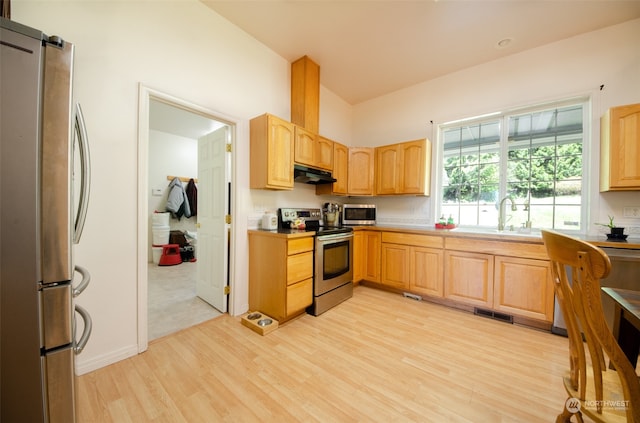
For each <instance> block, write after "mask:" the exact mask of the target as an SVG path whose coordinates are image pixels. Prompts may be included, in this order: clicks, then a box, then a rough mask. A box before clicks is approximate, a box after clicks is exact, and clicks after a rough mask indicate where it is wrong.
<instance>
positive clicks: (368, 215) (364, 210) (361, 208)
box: [342, 204, 376, 225]
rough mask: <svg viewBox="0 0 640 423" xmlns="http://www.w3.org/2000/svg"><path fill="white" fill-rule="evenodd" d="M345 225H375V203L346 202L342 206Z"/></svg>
mask: <svg viewBox="0 0 640 423" xmlns="http://www.w3.org/2000/svg"><path fill="white" fill-rule="evenodd" d="M342 224H343V225H375V224H376V205H375V204H344V205H343V206H342Z"/></svg>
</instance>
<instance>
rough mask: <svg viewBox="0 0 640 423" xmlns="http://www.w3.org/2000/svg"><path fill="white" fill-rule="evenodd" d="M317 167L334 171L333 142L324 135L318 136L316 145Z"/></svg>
mask: <svg viewBox="0 0 640 423" xmlns="http://www.w3.org/2000/svg"><path fill="white" fill-rule="evenodd" d="M316 166H318V167H319V168H321V169H327V170H333V141H331V140H330V139H329V138H325V137H323V136H322V135H318V141H317V144H316ZM334 178H335V176H334Z"/></svg>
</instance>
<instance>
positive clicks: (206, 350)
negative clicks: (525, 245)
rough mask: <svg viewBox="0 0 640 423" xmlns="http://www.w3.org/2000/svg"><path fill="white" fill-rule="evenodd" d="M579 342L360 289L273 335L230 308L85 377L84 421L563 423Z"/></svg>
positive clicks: (81, 383) (81, 388)
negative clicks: (559, 422) (572, 352)
mask: <svg viewBox="0 0 640 423" xmlns="http://www.w3.org/2000/svg"><path fill="white" fill-rule="evenodd" d="M567 344H568V341H567V339H566V338H563V337H560V336H556V335H551V334H549V333H545V332H541V331H537V330H533V329H528V328H524V327H519V326H515V325H509V324H506V323H503V322H498V321H495V320H490V319H487V318H483V317H479V316H473V315H471V314H468V313H465V312H462V311H458V310H453V309H449V308H445V307H443V306H439V305H435V304H431V303H428V302H418V301H415V300H411V299H407V298H404V297H402V296H401V295H398V294H391V293H388V292H384V291H380V290H376V289H373V288H368V287H357V288H356V289H355V291H354V297H353V298H352V299H350V300H348V301H346V302H344V303H342V304H340V305H339V306H337V307H334V308H333V309H331V310H329V311H328V312H326V313H325V314H323V315H321V316H319V317H313V316H310V315H306V314H305V315H303V316H302V317H300V318H298V319H295V320H293V321H291V322H289V323H287V324H285V325H283V326H281V327H279V328H278V329H277V330H275V331H274V332H272V333H270V334H268V335H266V336H260V335H258V334H256V333H254V332H253V331H251V330H250V329H248V328H246V327H244V326H243V325H242V324H241V323H240V318H239V317H232V316H229V315H228V314H225V315H222V316H221V317H219V318H216V319H213V320H211V321H208V322H205V323H202V324H199V325H197V326H194V327H192V328H189V329H186V330H184V331H181V332H178V333H175V334H173V335H170V336H167V337H164V338H161V339H158V340H156V341H154V342H152V343H151V344H150V346H149V350H148V351H147V352H145V353H143V354H140V355H138V356H136V357H132V358H130V359H127V360H124V361H121V362H119V363H116V364H113V365H111V366H108V367H106V368H103V369H99V370H97V371H94V372H92V373H89V374H86V375H83V376H81V377H79V378H78V382H77V387H76V391H77V392H76V395H77V407H78V421H79V422H118V423H125V422H220V421H225V422H257V421H260V422H296V421H304V422H390V421H394V422H444V421H453V422H483V423H484V422H552V421H555V417H556V415H557V414H558V413H559V412H560V411H561V410H562V408H563V406H564V402H565V399H566V395H565V392H564V388H563V386H562V380H561V376H562V375H563V374H564V372H565V370H566V368H567V366H568V361H569V360H568V352H567V351H568V350H567V348H568V345H567Z"/></svg>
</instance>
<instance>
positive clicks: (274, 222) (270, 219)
mask: <svg viewBox="0 0 640 423" xmlns="http://www.w3.org/2000/svg"><path fill="white" fill-rule="evenodd" d="M262 229H264V230H265V231H275V230H277V229H278V216H276V215H275V213H265V214H264V215H262Z"/></svg>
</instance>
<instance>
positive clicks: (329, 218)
mask: <svg viewBox="0 0 640 423" xmlns="http://www.w3.org/2000/svg"><path fill="white" fill-rule="evenodd" d="M322 215H323V222H324V226H334V227H335V226H341V225H340V221H341V220H342V219H341V216H340V204H336V203H324V207H323V208H322Z"/></svg>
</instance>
